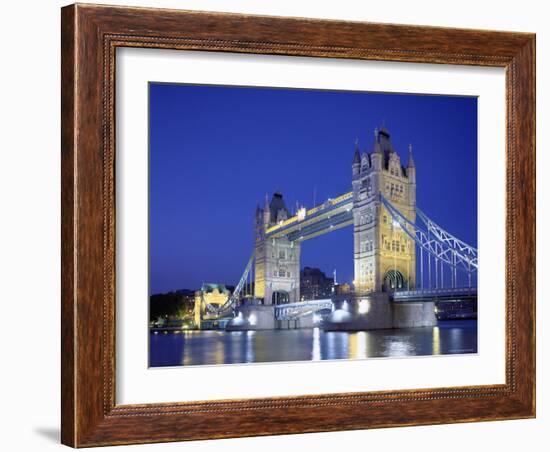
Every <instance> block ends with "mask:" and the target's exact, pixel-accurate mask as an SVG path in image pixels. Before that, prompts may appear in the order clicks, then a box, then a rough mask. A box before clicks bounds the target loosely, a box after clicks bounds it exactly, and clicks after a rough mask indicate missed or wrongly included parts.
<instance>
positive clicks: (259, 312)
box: [225, 305, 276, 331]
mask: <svg viewBox="0 0 550 452" xmlns="http://www.w3.org/2000/svg"><path fill="white" fill-rule="evenodd" d="M236 314H237V315H236V316H235V318H233V319H231V320H230V321H229V322H228V323H227V326H226V327H225V330H226V331H256V330H273V329H275V326H276V325H275V308H274V306H272V305H270V306H264V305H243V306H239V307H238V308H237V312H236Z"/></svg>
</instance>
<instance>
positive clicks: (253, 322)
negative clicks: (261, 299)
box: [248, 314, 258, 326]
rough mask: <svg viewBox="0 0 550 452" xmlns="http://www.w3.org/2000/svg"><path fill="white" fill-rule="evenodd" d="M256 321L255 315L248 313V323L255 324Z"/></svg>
mask: <svg viewBox="0 0 550 452" xmlns="http://www.w3.org/2000/svg"><path fill="white" fill-rule="evenodd" d="M257 321H258V318H257V317H256V314H250V315H249V316H248V323H250V325H252V326H254V325H256V322H257Z"/></svg>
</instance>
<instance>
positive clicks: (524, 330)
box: [61, 4, 535, 447]
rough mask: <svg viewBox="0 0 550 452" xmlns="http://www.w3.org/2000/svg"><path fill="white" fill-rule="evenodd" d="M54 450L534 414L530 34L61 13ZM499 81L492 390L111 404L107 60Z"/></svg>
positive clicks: (233, 17) (108, 11)
mask: <svg viewBox="0 0 550 452" xmlns="http://www.w3.org/2000/svg"><path fill="white" fill-rule="evenodd" d="M61 35H62V36H61V37H62V141H61V142H62V144H61V146H62V149H61V155H62V350H61V353H62V355H61V357H62V359H61V363H62V364H61V370H62V372H61V374H62V379H61V385H62V435H61V436H62V442H63V443H64V444H66V445H70V446H73V447H85V446H100V445H113V444H131V443H148V442H160V441H180V440H197V439H212V438H227V437H238V436H255V435H274V434H286V433H303V432H320V431H336V430H351V429H365V428H378V427H392V426H404V425H426V424H442V423H452V422H470V421H486V420H501V419H519V418H531V417H534V416H535V35H533V34H528V33H509V32H494V31H481V30H463V29H449V28H436V27H419V26H408V25H387V24H373V23H355V22H339V21H328V20H313V19H297V18H280V17H263V16H247V15H237V14H218V13H205V12H190V11H176V10H162V9H146V8H126V7H109V6H93V5H79V4H76V5H71V6H67V7H64V8H63V9H62V27H61ZM118 47H148V48H163V49H185V50H201V51H216V52H237V53H256V54H275V55H299V56H312V57H328V58H349V59H360V60H383V61H395V62H419V63H439V64H461V65H474V66H495V67H502V68H505V70H506V118H507V119H506V137H507V141H506V165H507V166H506V259H507V261H506V358H505V359H506V383H505V384H502V385H490V386H470V387H450V388H436V389H430V388H425V389H415V390H399V391H380V392H364V393H342V394H325V395H323V394H321V395H316V396H298V397H274V398H263V399H242V400H220V401H213V402H212V401H209V402H188V403H186V402H178V401H174V402H173V403H162V404H147V405H122V406H121V405H117V404H116V403H115V367H116V362H115V315H116V312H115V283H116V282H115V171H114V168H115V166H114V161H115V134H114V130H115V123H114V121H115V105H114V102H115V96H114V87H115V65H116V58H115V50H116V49H117V48H118Z"/></svg>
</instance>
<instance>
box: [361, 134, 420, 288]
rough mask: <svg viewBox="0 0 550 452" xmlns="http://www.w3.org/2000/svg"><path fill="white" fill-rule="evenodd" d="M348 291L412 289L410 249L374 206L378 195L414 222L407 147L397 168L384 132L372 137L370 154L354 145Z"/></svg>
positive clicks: (410, 242) (413, 266)
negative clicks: (350, 286)
mask: <svg viewBox="0 0 550 452" xmlns="http://www.w3.org/2000/svg"><path fill="white" fill-rule="evenodd" d="M352 186H353V237H354V286H355V291H356V292H357V293H370V292H379V291H393V290H403V289H412V288H414V287H415V280H416V254H415V243H414V241H413V240H411V239H410V238H409V237H408V236H407V234H406V233H405V231H403V230H402V229H401V228H400V227H399V225H398V224H397V223H395V222H393V221H392V218H391V215H390V214H389V212H387V211H386V209H385V207H384V206H383V205H382V204H381V202H380V196H379V195H380V193H381V194H383V195H384V196H385V197H386V198H387V199H389V200H390V201H391V202H392V204H393V205H394V206H395V207H396V208H397V209H398V210H399V211H400V212H401V213H402V214H403V215H404V216H406V217H407V218H408V219H409V220H411V221H415V217H416V210H415V209H416V168H415V164H414V160H413V157H412V147H411V146H410V145H409V158H408V163H407V166H406V167H405V166H403V165H402V164H401V158H400V156H399V154H398V153H397V152H396V151H395V149H394V148H393V145H392V143H391V140H390V134H389V132H388V131H387V129H386V128H384V127H382V128H381V129H380V130H378V129H375V131H374V149H373V150H372V152H365V153H362V152H361V151H360V149H359V145H358V143H357V142H356V145H355V154H354V157H353V163H352Z"/></svg>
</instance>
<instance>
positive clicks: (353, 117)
mask: <svg viewBox="0 0 550 452" xmlns="http://www.w3.org/2000/svg"><path fill="white" fill-rule="evenodd" d="M149 90H150V91H149V101H150V181H149V185H150V199H149V202H150V205H149V211H150V218H149V222H150V225H149V249H150V269H149V271H150V292H151V293H159V292H168V291H171V290H175V289H183V288H187V289H197V288H199V287H200V285H201V284H202V283H203V282H217V283H224V284H228V285H235V284H236V283H237V282H238V280H239V278H240V275H241V274H242V272H243V270H244V267H245V265H246V262H247V260H248V258H249V256H250V254H251V252H252V248H253V224H254V213H255V209H256V205H257V204H258V203H259V204H261V205H263V203H264V200H265V195H266V193H268V194H269V196H270V197H271V194H272V193H273V191H275V190H280V191H282V193H283V195H284V199H285V201H286V204H287V207H288V208H289V209H290V210H294V208H295V206H296V202H297V201H298V202H299V203H300V204H304V205H306V207H308V208H310V207H312V205H313V193H314V190H315V191H316V201H317V203H320V202H322V201H324V200H326V199H327V198H329V197H335V196H337V195H340V194H342V193H345V192H347V191H350V190H351V162H352V158H353V152H354V142H355V139H356V137H357V138H358V139H359V145H360V148H361V150H362V151H367V150H368V151H371V150H372V145H373V139H374V128H375V127H377V126H380V125H381V124H383V123H384V124H385V126H386V128H387V129H388V130H389V132H390V134H391V139H392V142H393V144H394V147H395V149H396V150H397V152H398V153H399V154H400V156H401V159H402V164H405V165H406V162H407V146H408V144H409V143H412V145H413V154H414V159H415V163H416V167H417V205H418V207H419V208H420V209H422V210H423V211H424V212H425V213H427V214H428V215H429V216H430V217H431V218H432V219H433V220H434V221H436V222H438V223H439V224H440V225H442V226H444V227H445V228H446V229H447V230H448V231H449V232H451V233H453V234H455V235H457V236H458V237H459V238H461V239H462V240H464V241H466V242H467V243H470V244H472V245H474V246H477V99H476V98H474V97H451V96H429V95H402V94H381V93H367V92H349V91H318V90H297V89H292V90H287V89H271V88H241V87H223V86H196V85H175V84H156V83H151V84H150V85H149ZM306 265H307V266H312V267H319V268H321V269H322V270H323V271H325V272H326V273H327V274H332V271H333V270H334V269H336V270H337V274H338V281H339V282H351V280H352V279H353V234H352V228H351V227H349V228H344V229H341V230H338V231H335V232H332V233H330V234H326V235H323V236H321V237H317V238H314V239H312V240H310V241H306V242H304V243H303V245H302V267H304V266H306Z"/></svg>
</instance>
